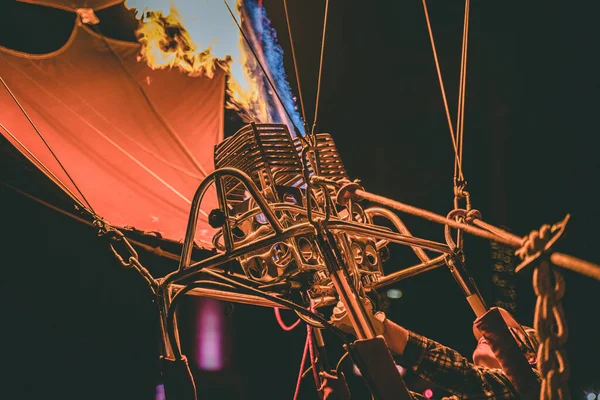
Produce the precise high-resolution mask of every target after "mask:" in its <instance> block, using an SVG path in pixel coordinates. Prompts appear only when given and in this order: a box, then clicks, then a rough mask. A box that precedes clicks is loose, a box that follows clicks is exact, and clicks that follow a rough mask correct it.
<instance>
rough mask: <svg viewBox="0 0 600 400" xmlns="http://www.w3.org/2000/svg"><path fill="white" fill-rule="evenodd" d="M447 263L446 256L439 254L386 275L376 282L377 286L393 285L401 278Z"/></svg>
mask: <svg viewBox="0 0 600 400" xmlns="http://www.w3.org/2000/svg"><path fill="white" fill-rule="evenodd" d="M445 263H446V256H443V255H442V256H438V257H436V258H434V259H432V260H429V261H427V262H424V263H421V264H417V265H413V266H412V267H408V268H403V269H401V270H400V271H396V272H393V273H391V274H389V275H386V276H384V277H383V278H381V279H380V280H379V282H377V283H376V284H375V288H376V289H379V288H381V287H384V286H387V285H391V284H392V283H396V282H399V281H401V280H404V279H407V278H410V277H413V276H415V275H419V274H421V273H423V272H427V271H431V270H432V269H436V268H438V267H440V266H442V265H444V264H445Z"/></svg>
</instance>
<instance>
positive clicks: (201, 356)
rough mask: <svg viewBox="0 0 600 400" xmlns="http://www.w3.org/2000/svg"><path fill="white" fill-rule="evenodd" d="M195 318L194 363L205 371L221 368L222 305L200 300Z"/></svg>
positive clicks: (216, 302)
mask: <svg viewBox="0 0 600 400" xmlns="http://www.w3.org/2000/svg"><path fill="white" fill-rule="evenodd" d="M197 310H198V311H197V318H196V348H197V351H196V363H197V364H198V367H199V368H200V369H202V370H205V371H218V370H220V369H222V368H223V364H224V362H223V343H222V337H223V314H224V312H223V304H222V303H221V302H219V301H216V300H212V299H202V300H200V302H199V304H198V309H197Z"/></svg>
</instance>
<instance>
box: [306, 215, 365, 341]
mask: <svg viewBox="0 0 600 400" xmlns="http://www.w3.org/2000/svg"><path fill="white" fill-rule="evenodd" d="M318 231H319V232H318V234H317V235H316V239H317V245H318V246H319V249H320V250H321V254H323V258H324V260H325V265H326V266H327V269H328V270H329V278H330V279H331V282H332V283H333V286H334V288H335V290H336V292H337V293H338V296H339V299H340V301H341V302H342V304H343V305H344V307H345V308H346V312H347V314H348V317H349V319H350V322H351V323H352V326H353V327H354V331H355V333H356V337H357V338H358V339H371V338H374V337H375V329H374V328H373V325H372V323H371V320H370V319H369V317H368V316H367V312H366V310H365V308H364V306H363V304H362V303H361V302H360V301H359V299H358V296H357V295H355V291H353V290H352V287H351V286H350V285H349V283H348V278H347V276H346V274H345V273H344V271H345V270H344V264H343V262H344V260H343V258H342V256H341V254H340V252H339V249H338V248H337V245H336V242H335V238H334V237H333V234H332V233H331V232H330V231H328V230H327V228H326V227H325V226H324V224H323V223H319V224H318Z"/></svg>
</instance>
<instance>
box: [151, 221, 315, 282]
mask: <svg viewBox="0 0 600 400" xmlns="http://www.w3.org/2000/svg"><path fill="white" fill-rule="evenodd" d="M310 232H314V228H313V226H312V225H310V224H309V223H308V222H304V223H302V224H298V225H295V226H293V227H291V228H288V229H286V230H284V231H283V232H282V233H279V234H277V233H272V234H271V235H269V236H268V237H265V238H262V239H260V240H257V241H256V242H253V243H248V244H246V245H244V246H240V247H238V248H236V249H234V250H232V251H231V252H229V253H222V254H217V255H214V256H212V257H209V258H206V259H204V260H202V261H199V262H196V263H194V264H191V265H189V266H188V267H187V268H185V269H183V270H178V271H175V272H174V273H171V274H169V275H167V276H165V278H164V280H163V282H162V285H167V284H170V283H174V282H177V281H180V280H182V279H186V278H189V277H191V276H193V275H195V274H197V273H198V272H200V271H201V270H203V269H205V268H212V267H216V266H218V265H221V264H224V263H226V262H228V261H232V260H234V259H235V258H237V257H239V256H241V255H243V254H246V253H249V252H251V251H253V250H258V249H260V248H262V247H266V246H269V245H273V244H275V243H277V242H281V241H283V240H285V239H288V238H290V237H293V236H296V235H301V234H305V233H310Z"/></svg>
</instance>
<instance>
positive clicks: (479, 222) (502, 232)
mask: <svg viewBox="0 0 600 400" xmlns="http://www.w3.org/2000/svg"><path fill="white" fill-rule="evenodd" d="M473 225H477V226H478V227H480V228H482V229H485V230H486V231H490V232H492V233H494V234H496V235H498V236H502V237H504V238H509V239H510V240H515V241H516V240H523V239H522V238H520V237H518V236H517V235H514V234H512V233H510V232H507V231H505V230H504V229H500V228H498V227H497V226H494V225H491V224H488V223H487V222H484V221H482V220H480V219H477V218H475V219H474V220H473Z"/></svg>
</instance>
